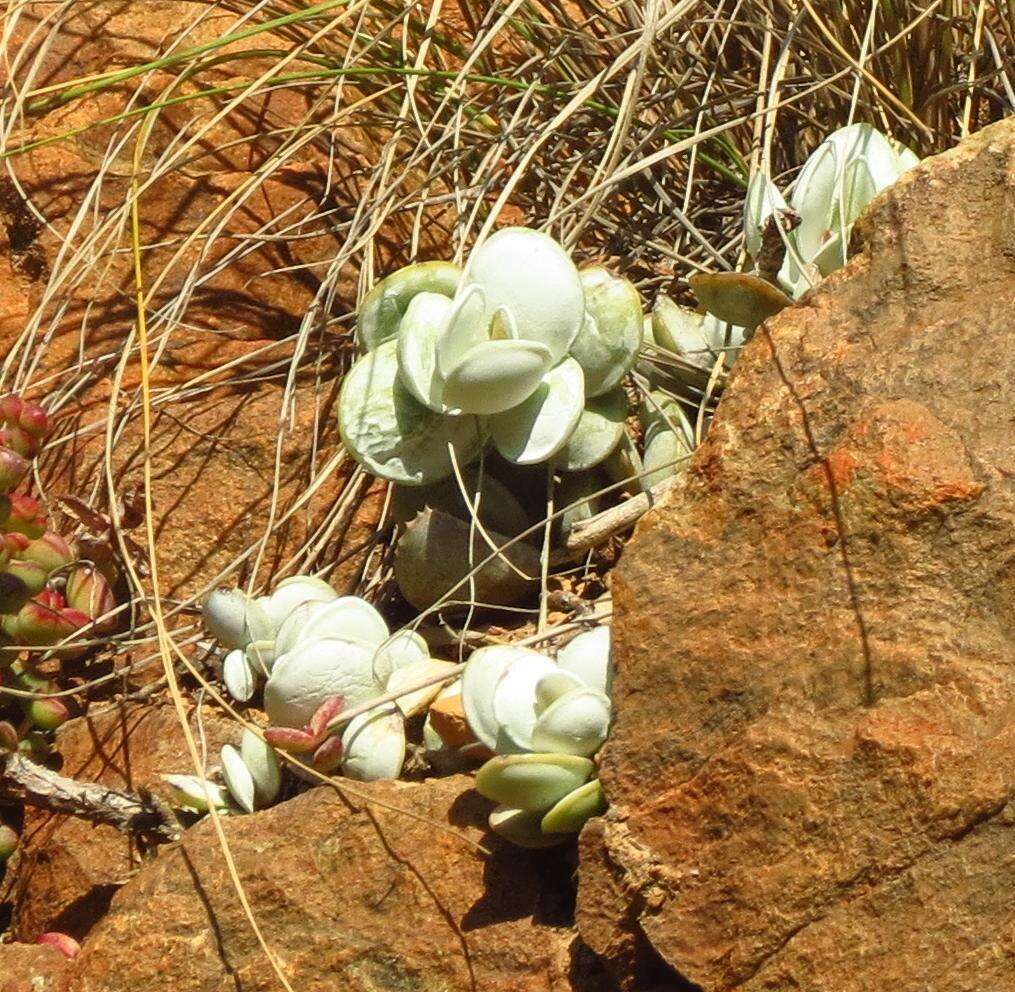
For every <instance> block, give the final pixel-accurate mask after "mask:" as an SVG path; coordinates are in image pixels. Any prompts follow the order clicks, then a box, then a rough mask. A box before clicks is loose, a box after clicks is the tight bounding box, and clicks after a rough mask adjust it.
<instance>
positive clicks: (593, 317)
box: [571, 266, 645, 396]
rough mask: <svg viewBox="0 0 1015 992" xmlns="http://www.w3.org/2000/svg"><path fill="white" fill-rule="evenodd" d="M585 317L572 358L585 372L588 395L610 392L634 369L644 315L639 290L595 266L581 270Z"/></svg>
mask: <svg viewBox="0 0 1015 992" xmlns="http://www.w3.org/2000/svg"><path fill="white" fill-rule="evenodd" d="M580 275H581V282H582V289H583V291H584V293H585V319H584V320H583V321H582V326H581V330H580V331H579V332H578V337H576V338H575V340H574V344H572V345H571V357H572V358H574V359H575V361H577V362H578V364H579V365H580V366H581V368H582V371H583V372H584V373H585V394H586V396H600V395H601V394H603V393H608V392H609V391H610V390H611V389H613V388H614V387H615V386H617V385H619V384H620V380H621V379H623V377H624V376H625V375H626V374H627V373H628V372H629V371H630V370H631V367H632V366H633V365H634V359H635V356H636V355H637V354H638V349H639V348H640V347H641V342H642V333H643V327H644V323H645V321H644V317H643V316H642V312H641V298H640V297H639V296H638V290H636V289H635V288H634V285H633V284H632V283H631V282H629V281H628V280H627V279H621V278H618V277H617V276H614V275H611V274H610V273H609V272H607V270H606V269H604V268H602V267H600V266H595V267H593V268H590V269H583V270H582V271H581V273H580Z"/></svg>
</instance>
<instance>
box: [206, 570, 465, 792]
mask: <svg viewBox="0 0 1015 992" xmlns="http://www.w3.org/2000/svg"><path fill="white" fill-rule="evenodd" d="M203 612H204V622H205V626H206V627H207V628H208V630H209V632H211V633H212V634H213V635H214V636H215V637H216V638H217V639H218V640H219V641H220V642H221V643H222V644H223V646H224V647H227V648H229V649H230V650H229V651H228V653H227V654H226V656H225V660H224V663H223V680H224V682H225V685H226V688H227V690H228V691H229V693H230V695H232V696H233V698H235V699H237V700H239V701H241V702H247V701H249V700H250V699H251V698H253V696H254V694H255V693H256V692H257V690H258V688H259V687H260V686H262V685H263V688H264V708H265V711H266V712H267V715H268V721H269V723H270V727H269V729H268V730H267V731H266V732H265V738H266V741H267V742H268V743H269V745H272V746H275V747H277V748H279V749H280V750H282V751H285V752H288V753H290V754H293V755H298V756H300V760H306V761H308V762H309V763H310V764H311V765H312V767H314V768H315V769H316V770H318V771H320V772H322V773H328V772H331V771H334V770H335V769H337V768H341V771H342V773H343V774H344V775H346V776H348V777H351V778H359V779H364V780H373V779H380V778H397V777H398V775H399V774H400V773H401V768H402V763H403V761H404V759H405V750H406V743H405V720H406V719H407V718H409V717H412V716H415V715H416V714H417V713H421V712H422V711H423V710H425V709H426V706H427V704H428V703H429V702H430V701H431V700H432V699H433V698H434V697H435V696H436V695H437V693H438V692H439V691H440V684H439V683H435V684H434V685H433V686H432V687H427V688H425V689H420V690H416V691H413V692H411V693H407V694H406V695H404V696H402V697H399V699H398V700H397V702H396V703H391V704H388V703H380V704H378V706H377V707H376V708H374V709H369V710H367V711H366V712H364V713H362V714H361V715H359V716H357V717H354V718H353V719H352V720H351V721H350V722H349V724H348V725H347V726H346V727H345V729H344V731H343V732H342V734H341V735H340V736H337V735H335V734H334V733H333V732H331V731H330V729H329V723H330V722H331V721H332V720H333V719H334V718H335V717H337V716H338V715H339V713H340V712H341V710H342V708H343V707H346V706H362V705H364V704H368V703H370V702H371V701H372V700H374V699H377V698H378V697H380V696H383V695H385V694H386V693H389V692H394V691H398V690H399V689H402V688H406V689H408V688H411V687H412V686H413V685H415V684H416V683H418V682H421V681H426V680H428V679H430V678H438V677H439V676H440V675H442V674H445V673H448V672H451V671H453V670H454V667H455V666H453V665H452V664H451V663H450V662H446V661H441V660H439V659H435V658H431V657H430V652H429V649H428V647H427V645H426V642H425V641H424V640H423V639H422V638H421V637H420V636H419V635H418V634H416V633H414V632H413V631H410V630H403V631H399V632H397V633H395V634H394V635H392V634H391V632H390V631H389V629H388V625H387V623H386V622H385V620H384V618H383V617H382V616H381V615H380V613H378V612H377V610H376V609H375V608H374V607H373V606H371V605H370V604H369V603H367V602H366V601H365V600H363V599H360V598H358V597H356V596H339V595H338V593H336V592H335V591H334V590H333V589H332V588H331V587H330V586H329V585H328V584H327V583H326V582H323V581H321V580H320V579H316V578H313V577H310V576H294V577H292V578H289V579H286V580H284V581H283V582H281V583H279V585H278V587H277V588H276V589H275V591H274V592H273V593H272V594H271V595H270V596H261V597H257V598H250V597H248V596H247V595H246V594H245V593H243V592H242V591H240V590H237V589H229V590H217V591H215V592H213V593H212V594H211V595H210V596H209V597H208V598H207V599H206V601H205V603H204V609H203ZM254 747H255V746H254V745H253V744H248V749H251V748H254ZM237 753H238V754H239V756H240V757H244V755H243V747H242V746H241V749H240V751H239V752H237ZM230 768H231V769H232V771H230ZM223 773H224V775H225V776H231V778H230V777H227V778H226V784H227V787H228V788H229V789H230V790H233V789H234V787H235V786H236V784H237V783H238V782H240V781H243V782H244V783H245V780H244V779H243V773H242V771H241V770H240V767H239V762H238V760H237V757H236V755H235V754H234V753H233V752H229V753H228V757H227V756H226V755H223ZM191 794H192V795H196V797H197V800H198V801H199V802H203V803H205V804H206V805H207V802H208V800H207V797H206V796H205V789H204V787H203V786H202V785H200V784H198V785H197V786H194V785H193V783H191ZM235 794H236V793H235V792H234V795H235ZM241 794H242V795H243V796H245V797H248V798H249V794H250V793H249V787H247V786H246V785H245V784H244V786H243V788H242V789H241ZM237 802H238V804H239V806H240V807H241V808H244V809H245V808H246V807H247V805H251V804H252V801H251V802H246V801H241V800H239V799H237Z"/></svg>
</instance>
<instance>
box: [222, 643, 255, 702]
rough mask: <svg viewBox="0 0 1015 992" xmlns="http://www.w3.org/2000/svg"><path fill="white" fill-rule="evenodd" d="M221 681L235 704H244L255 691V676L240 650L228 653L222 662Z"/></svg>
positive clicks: (236, 649)
mask: <svg viewBox="0 0 1015 992" xmlns="http://www.w3.org/2000/svg"><path fill="white" fill-rule="evenodd" d="M222 681H223V682H224V683H225V686H226V689H227V690H228V692H229V695H230V696H232V697H233V699H235V700H236V701H237V702H240V703H246V702H249V701H250V700H251V698H252V697H253V695H254V693H255V692H256V691H257V676H256V674H255V673H254V670H253V668H252V666H251V665H250V662H248V661H247V656H246V653H245V652H244V651H242V650H241V649H240V648H234V649H233V650H232V651H230V652H229V653H228V654H227V655H226V656H225V659H224V660H223V662H222Z"/></svg>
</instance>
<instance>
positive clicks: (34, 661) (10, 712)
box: [0, 396, 116, 940]
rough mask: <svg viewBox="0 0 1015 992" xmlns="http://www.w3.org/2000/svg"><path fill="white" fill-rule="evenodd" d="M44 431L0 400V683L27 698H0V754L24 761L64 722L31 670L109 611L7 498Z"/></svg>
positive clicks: (28, 406) (25, 411) (59, 540)
mask: <svg viewBox="0 0 1015 992" xmlns="http://www.w3.org/2000/svg"><path fill="white" fill-rule="evenodd" d="M49 429H50V420H49V417H48V416H47V414H46V412H45V411H44V410H43V409H42V408H41V407H39V406H37V405H36V404H35V403H30V402H28V401H26V400H23V399H21V397H19V396H5V397H0V680H2V681H3V682H4V683H5V684H7V685H10V686H13V687H14V688H16V689H18V690H19V691H20V692H22V693H28V694H29V695H22V696H20V697H17V698H16V703H15V701H14V699H11V700H10V701H9V702H6V703H5V702H4V700H3V698H0V704H3V706H2V709H3V712H0V751H14V750H17V751H19V752H23V753H25V754H28V755H31V756H32V757H41V756H43V755H44V754H45V753H46V750H47V743H46V740H47V738H46V734H47V733H48V732H50V731H53V730H55V729H56V728H57V727H59V726H60V725H61V724H62V723H64V722H65V721H66V720H67V719H68V717H69V716H70V711H69V709H68V708H67V706H66V704H65V703H64V702H63V700H62V699H60V698H59V696H58V695H57V694H58V693H59V691H60V688H61V687H60V685H59V684H58V683H57V682H54V681H52V678H51V675H50V670H49V668H47V669H46V674H43V672H42V670H41V669H40V668H38V667H37V665H40V664H41V663H42V662H43V659H44V658H47V657H48V658H49V659H56V660H63V659H68V658H73V657H75V656H76V655H77V654H79V653H81V651H83V650H84V648H83V645H82V642H83V638H82V637H80V636H78V635H79V632H80V631H82V630H83V629H84V628H87V627H92V628H93V630H94V631H102V630H105V629H108V626H109V624H110V623H111V622H115V618H113V617H112V614H113V612H114V608H115V605H116V604H115V599H114V596H113V592H112V589H111V587H110V583H111V582H112V581H113V577H107V576H105V575H104V574H103V573H102V572H100V571H97V569H96V568H95V567H94V564H93V563H90V562H85V561H81V560H80V556H79V551H78V549H77V548H76V547H74V546H73V545H72V544H71V543H70V542H68V541H67V540H66V539H65V538H64V537H63V536H61V535H60V534H58V533H56V532H55V531H52V530H49V529H48V523H47V517H46V513H45V511H44V509H43V506H42V504H41V503H40V502H39V500H37V499H35V498H34V497H33V496H30V495H28V494H27V493H25V492H24V491H19V492H15V491H14V490H15V489H16V488H17V487H18V486H20V485H21V484H22V482H23V481H24V479H25V478H26V477H27V476H28V474H29V469H30V468H31V459H33V458H35V457H36V456H37V455H38V454H39V452H40V451H41V449H42V447H43V444H44V442H45V439H46V435H47V433H48V432H49ZM88 557H91V556H90V555H89V556H88ZM102 617H105V620H104V621H102V622H101V623H99V624H96V623H94V621H96V620H100V618H102ZM65 641H66V642H67V643H66V644H64V643H63V642H65ZM43 652H45V654H43ZM33 697H34V698H33ZM15 705H17V706H19V707H20V709H21V712H22V716H21V719H20V721H19V720H18V719H16V718H15V713H16V710H15V709H14V706H15ZM5 716H7V717H9V718H10V722H9V721H8V720H5V719H3V718H4V717H5ZM54 938H60V939H67V940H69V939H70V938H64V937H63V935H60V934H57V935H54Z"/></svg>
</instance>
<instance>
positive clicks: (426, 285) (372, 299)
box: [356, 262, 462, 351]
mask: <svg viewBox="0 0 1015 992" xmlns="http://www.w3.org/2000/svg"><path fill="white" fill-rule="evenodd" d="M461 276H462V270H461V269H460V268H459V267H458V266H457V265H454V264H453V263H451V262H419V263H417V264H416V265H407V266H406V267H405V268H404V269H399V270H398V271H397V272H393V273H391V275H389V276H387V277H386V278H384V279H382V280H381V281H380V282H379V283H378V284H377V285H376V286H374V288H373V289H372V290H371V291H370V292H369V293H367V295H366V296H365V297H364V298H363V302H362V303H361V304H360V308H359V313H358V314H357V316H356V338H357V340H358V342H359V346H360V349H361V350H363V351H373V350H374V349H375V348H379V347H380V346H381V345H382V344H384V342H385V341H390V340H391V339H393V338H394V337H395V336H396V335H397V334H398V325H399V323H400V322H401V320H402V316H403V315H404V314H405V311H406V310H407V309H408V307H409V304H410V303H411V302H412V300H413V299H414V297H416V296H417V295H418V294H419V293H439V294H440V295H442V296H447V297H452V296H454V295H455V290H456V289H457V288H458V283H459V281H460V279H461Z"/></svg>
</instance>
